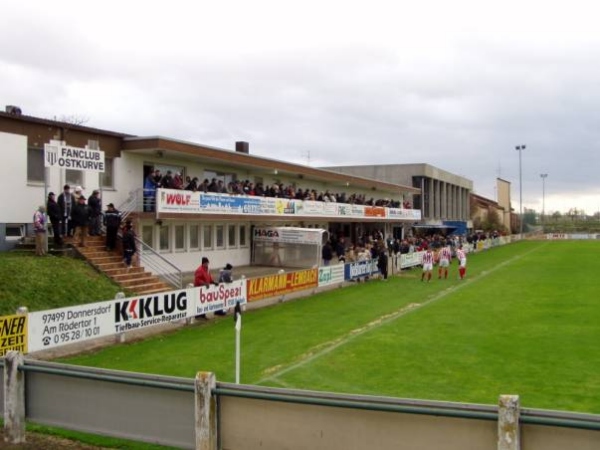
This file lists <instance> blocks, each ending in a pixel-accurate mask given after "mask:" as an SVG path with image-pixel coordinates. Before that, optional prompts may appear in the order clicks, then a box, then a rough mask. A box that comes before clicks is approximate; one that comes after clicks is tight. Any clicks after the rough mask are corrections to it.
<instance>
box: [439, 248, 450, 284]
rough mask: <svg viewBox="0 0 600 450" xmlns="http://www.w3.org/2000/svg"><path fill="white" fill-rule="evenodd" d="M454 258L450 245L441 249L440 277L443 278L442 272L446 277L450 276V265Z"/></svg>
mask: <svg viewBox="0 0 600 450" xmlns="http://www.w3.org/2000/svg"><path fill="white" fill-rule="evenodd" d="M451 259H452V250H451V249H450V246H449V245H446V246H444V247H442V249H441V250H440V262H439V265H438V279H441V278H442V272H443V273H444V278H448V267H449V266H450V260H451Z"/></svg>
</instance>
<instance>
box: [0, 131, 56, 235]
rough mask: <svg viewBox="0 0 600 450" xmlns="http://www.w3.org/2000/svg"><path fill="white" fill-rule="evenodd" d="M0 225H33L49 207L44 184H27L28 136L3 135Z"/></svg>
mask: <svg viewBox="0 0 600 450" xmlns="http://www.w3.org/2000/svg"><path fill="white" fill-rule="evenodd" d="M0 153H1V154H2V155H3V157H2V160H3V167H2V176H1V177H0V223H30V222H31V221H32V217H33V213H34V211H35V210H36V209H37V207H38V206H39V205H45V204H46V201H45V199H44V183H43V182H42V183H35V184H34V183H28V182H27V137H26V136H22V135H17V134H10V133H3V132H0Z"/></svg>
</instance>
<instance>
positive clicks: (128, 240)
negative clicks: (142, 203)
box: [122, 220, 137, 269]
mask: <svg viewBox="0 0 600 450" xmlns="http://www.w3.org/2000/svg"><path fill="white" fill-rule="evenodd" d="M122 242H123V262H124V263H125V267H127V269H131V260H132V258H133V255H134V254H135V252H136V251H137V248H136V246H135V233H134V232H133V225H132V224H131V221H129V220H128V221H127V222H125V227H124V228H123V237H122Z"/></svg>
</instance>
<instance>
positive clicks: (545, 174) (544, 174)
mask: <svg viewBox="0 0 600 450" xmlns="http://www.w3.org/2000/svg"><path fill="white" fill-rule="evenodd" d="M540 177H541V178H542V231H543V227H544V215H545V214H546V178H548V174H547V173H540Z"/></svg>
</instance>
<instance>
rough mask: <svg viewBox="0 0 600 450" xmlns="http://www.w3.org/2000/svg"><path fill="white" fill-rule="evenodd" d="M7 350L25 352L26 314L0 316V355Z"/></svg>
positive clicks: (4, 353)
mask: <svg viewBox="0 0 600 450" xmlns="http://www.w3.org/2000/svg"><path fill="white" fill-rule="evenodd" d="M9 350H16V351H19V352H21V353H23V354H25V353H27V316H26V315H14V316H1V317H0V356H4V355H6V353H7V352H8V351H9Z"/></svg>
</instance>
